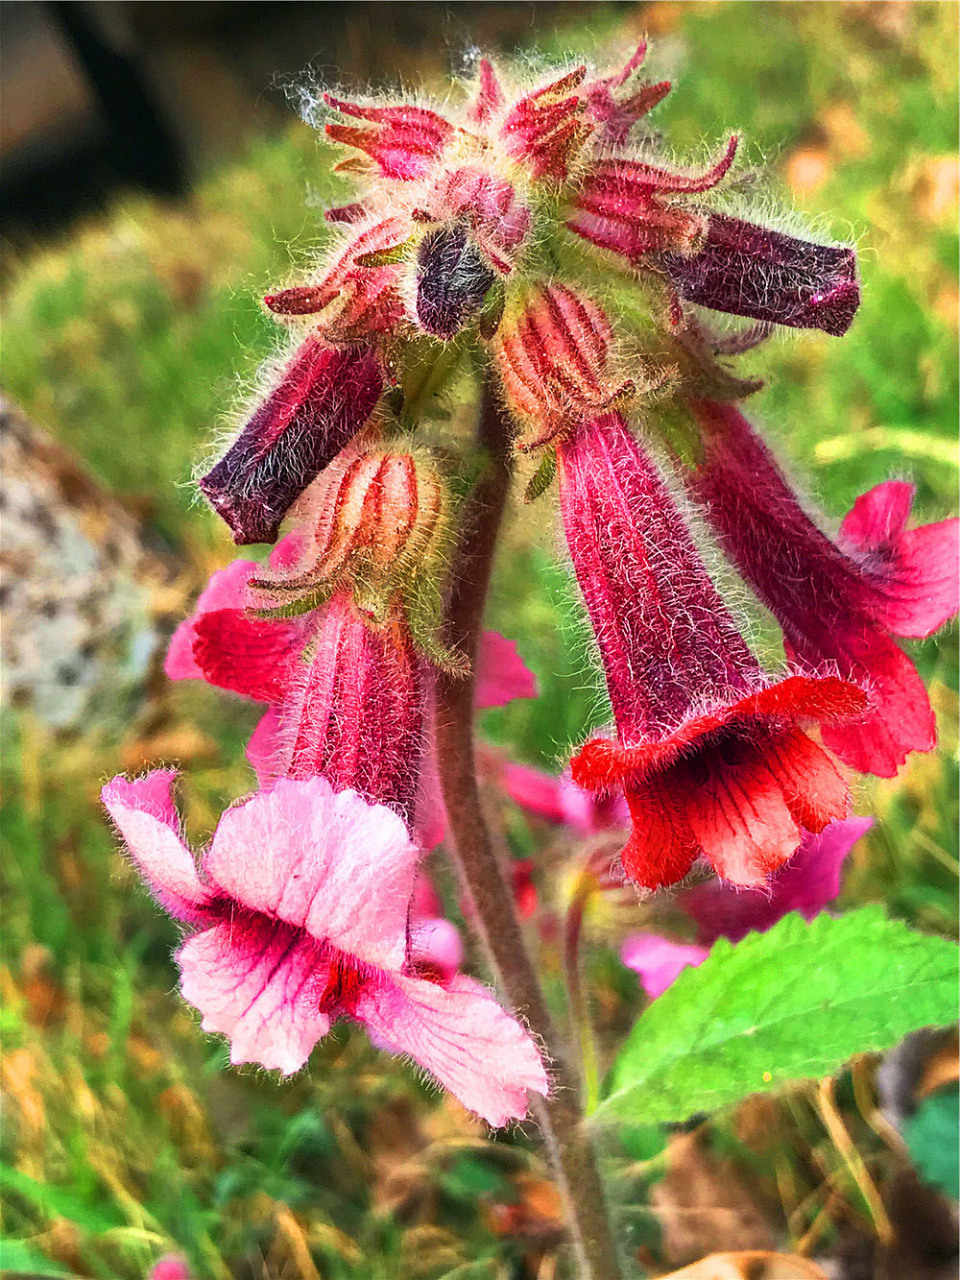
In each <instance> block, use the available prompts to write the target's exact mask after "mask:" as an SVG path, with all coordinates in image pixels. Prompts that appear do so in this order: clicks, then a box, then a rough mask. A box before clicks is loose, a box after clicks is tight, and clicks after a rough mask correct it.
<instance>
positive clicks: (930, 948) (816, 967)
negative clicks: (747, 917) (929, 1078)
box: [594, 907, 958, 1123]
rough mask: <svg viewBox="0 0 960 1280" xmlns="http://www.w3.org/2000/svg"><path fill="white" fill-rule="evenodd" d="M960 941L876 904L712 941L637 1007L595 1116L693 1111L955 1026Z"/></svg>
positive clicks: (644, 1118) (670, 1115) (644, 1117)
mask: <svg viewBox="0 0 960 1280" xmlns="http://www.w3.org/2000/svg"><path fill="white" fill-rule="evenodd" d="M957 977H958V969H957V948H956V946H955V945H954V944H953V943H952V942H948V941H947V940H946V939H943V938H932V937H927V936H925V935H923V934H920V933H917V932H916V931H915V930H913V929H910V928H908V927H907V926H906V925H904V924H902V923H900V922H899V921H894V920H888V919H886V918H885V917H884V915H883V913H882V912H881V911H879V910H878V909H876V908H873V907H865V908H862V909H861V910H858V911H851V912H848V913H847V914H846V915H844V916H841V917H840V918H839V919H834V918H833V917H832V916H828V915H821V916H818V917H817V918H816V919H815V920H813V921H812V922H811V923H809V924H808V923H807V922H806V921H805V920H804V919H803V917H802V916H800V915H796V914H794V915H790V916H786V917H785V918H784V919H783V920H781V921H780V922H779V923H778V924H777V925H776V926H775V927H774V928H773V929H771V930H769V931H768V932H767V933H751V934H748V935H747V937H746V938H744V939H743V940H742V941H741V942H739V943H737V944H736V945H733V944H731V943H730V942H727V941H726V940H725V939H724V940H721V941H720V942H718V943H716V944H715V946H714V947H713V948H712V950H711V952H710V955H709V956H708V957H707V959H706V960H705V961H704V963H703V964H702V965H700V966H699V968H689V969H686V970H684V971H683V972H682V973H681V974H680V976H679V977H678V978H677V979H676V981H675V982H674V983H673V984H672V985H671V986H670V987H669V988H668V989H667V990H666V991H665V992H664V993H663V995H662V996H660V997H659V999H657V1000H655V1001H653V1003H652V1004H651V1005H650V1006H649V1007H648V1008H647V1010H646V1011H645V1012H644V1013H643V1014H642V1015H641V1017H640V1018H639V1020H638V1021H637V1023H636V1024H635V1026H634V1028H633V1030H632V1031H631V1033H630V1035H629V1037H628V1039H627V1042H626V1044H625V1045H624V1047H623V1049H622V1050H621V1052H620V1054H619V1056H618V1058H617V1061H616V1064H615V1066H614V1068H613V1071H612V1073H611V1077H610V1080H609V1083H608V1088H607V1090H606V1095H605V1097H604V1099H603V1101H602V1102H601V1103H600V1106H599V1107H598V1109H597V1111H596V1112H595V1113H594V1114H595V1118H596V1119H597V1120H598V1121H610V1120H620V1119H628V1120H630V1121H631V1122H633V1123H649V1122H651V1121H654V1120H685V1119H687V1117H688V1116H691V1115H693V1114H695V1113H696V1112H699V1111H715V1110H717V1109H718V1108H720V1107H725V1106H728V1105H729V1104H730V1103H733V1102H736V1101H737V1100H739V1099H740V1098H742V1097H744V1096H745V1095H746V1094H750V1093H759V1092H762V1091H763V1090H765V1089H770V1088H772V1087H774V1086H776V1085H778V1084H783V1083H785V1082H786V1081H789V1080H799V1079H803V1078H806V1077H820V1076H826V1075H832V1074H833V1073H834V1072H836V1071H837V1070H838V1069H839V1068H840V1067H841V1066H842V1065H843V1064H844V1062H846V1061H847V1059H848V1058H850V1057H852V1056H853V1054H855V1053H869V1052H875V1051H878V1050H881V1049H887V1048H889V1047H890V1046H892V1045H894V1044H896V1042H897V1041H898V1040H900V1039H901V1038H902V1037H903V1036H905V1035H907V1033H908V1032H910V1031H915V1030H917V1029H918V1028H920V1027H926V1026H936V1025H941V1024H946V1023H950V1022H952V1021H953V1019H954V1018H955V1017H956V1010H957Z"/></svg>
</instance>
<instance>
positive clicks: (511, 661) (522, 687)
mask: <svg viewBox="0 0 960 1280" xmlns="http://www.w3.org/2000/svg"><path fill="white" fill-rule="evenodd" d="M536 696H537V681H536V677H535V676H534V674H533V672H532V671H531V670H530V669H529V668H528V667H527V666H526V664H525V663H524V661H523V659H522V658H521V657H520V654H519V653H518V652H517V646H516V642H515V641H513V640H507V639H506V638H505V637H504V636H502V635H500V634H499V632H497V631H484V633H483V635H482V636H481V637H480V647H479V650H478V652H477V685H476V695H475V700H476V705H477V708H478V710H483V709H485V708H486V707H503V706H506V704H507V703H508V702H511V701H512V700H513V699H514V698H535V697H536Z"/></svg>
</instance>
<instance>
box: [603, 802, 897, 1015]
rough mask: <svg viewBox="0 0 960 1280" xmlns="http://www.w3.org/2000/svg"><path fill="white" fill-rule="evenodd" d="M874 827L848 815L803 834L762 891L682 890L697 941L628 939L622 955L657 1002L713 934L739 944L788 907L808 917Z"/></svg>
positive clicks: (701, 956)
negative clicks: (860, 841)
mask: <svg viewBox="0 0 960 1280" xmlns="http://www.w3.org/2000/svg"><path fill="white" fill-rule="evenodd" d="M872 826H873V819H872V818H847V819H844V820H841V821H839V822H831V824H830V825H829V826H828V827H827V828H826V829H825V830H824V831H822V832H821V833H820V834H819V835H811V834H809V833H808V834H807V835H805V836H804V839H803V843H802V844H801V846H800V848H799V849H798V850H797V852H796V853H795V854H794V856H793V857H792V858H791V859H790V861H789V862H788V863H787V864H786V866H784V867H781V868H780V870H779V871H775V872H774V874H773V875H772V876H771V877H770V880H769V881H768V883H767V884H766V885H765V886H764V887H763V888H760V889H738V888H735V887H733V886H731V885H728V884H723V883H721V882H720V881H719V880H711V881H708V882H707V883H705V884H702V885H697V886H696V887H695V888H693V889H688V890H687V891H686V892H684V893H683V894H682V895H681V897H680V899H679V905H680V906H682V907H683V909H684V910H685V911H687V912H688V913H689V914H690V915H691V916H692V917H693V919H694V920H695V921H696V923H697V943H696V944H688V943H680V942H674V941H672V940H671V939H669V938H662V937H660V936H659V935H658V934H652V933H637V934H633V935H632V936H631V937H629V938H627V939H626V941H625V942H624V944H623V947H622V949H621V952H620V958H621V960H622V961H623V963H624V964H625V965H626V966H627V967H628V968H630V969H635V970H636V971H637V973H639V974H640V980H641V982H642V983H643V989H644V991H646V993H647V995H648V996H649V998H650V999H651V1000H655V999H656V998H657V996H659V995H661V994H662V993H663V992H664V991H665V990H666V989H667V987H669V986H670V984H671V983H672V982H673V981H674V979H675V978H676V977H677V975H678V974H679V973H680V972H681V970H683V969H685V968H687V966H690V965H692V966H696V965H699V964H702V963H703V961H704V960H706V958H707V956H708V955H709V954H710V952H709V948H710V946H711V944H712V943H714V942H716V940H717V938H729V939H730V941H731V942H739V941H740V939H741V938H743V937H745V936H746V935H747V934H748V933H750V932H751V931H752V930H756V931H757V932H758V933H765V932H766V931H767V929H771V928H772V927H773V926H774V925H775V924H776V923H777V921H778V920H781V919H782V918H783V917H784V916H785V915H787V914H788V913H789V912H791V911H799V912H800V914H801V915H803V916H804V917H805V918H806V919H807V920H812V919H813V918H814V916H816V915H818V914H819V913H820V912H821V911H822V910H823V909H824V907H826V906H827V904H828V903H830V902H832V901H833V900H834V898H836V896H837V894H838V893H839V892H840V873H841V870H842V867H843V863H844V862H845V861H846V858H847V855H848V854H849V852H850V850H851V849H852V848H853V846H854V845H855V844H856V842H857V841H858V840H859V839H860V838H861V836H863V835H865V834H866V832H867V831H869V830H870V828H871V827H872Z"/></svg>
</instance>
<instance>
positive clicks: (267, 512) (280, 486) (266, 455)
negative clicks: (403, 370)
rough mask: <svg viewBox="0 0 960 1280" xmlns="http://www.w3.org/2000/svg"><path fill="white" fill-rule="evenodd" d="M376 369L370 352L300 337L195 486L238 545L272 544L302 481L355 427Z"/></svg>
mask: <svg viewBox="0 0 960 1280" xmlns="http://www.w3.org/2000/svg"><path fill="white" fill-rule="evenodd" d="M382 388H383V374H382V373H381V370H380V365H379V362H378V360H377V358H376V356H375V354H374V353H373V351H372V350H370V349H369V348H366V347H344V348H341V347H330V346H327V345H325V344H324V343H323V342H321V341H320V340H319V339H318V338H316V337H310V338H308V339H307V341H306V342H304V343H303V344H302V345H301V346H300V347H299V349H298V350H297V352H296V354H295V355H294V357H293V359H292V360H291V361H290V363H289V364H288V365H287V367H286V369H285V371H284V374H283V378H282V380H281V382H280V383H279V385H278V386H277V387H276V388H275V389H274V390H273V391H272V392H271V393H270V395H269V396H267V398H266V399H265V400H264V401H263V402H262V403H261V404H260V406H259V407H258V408H257V410H256V411H255V412H254V414H253V416H252V417H251V418H250V420H249V421H248V422H247V424H246V426H245V427H244V428H243V430H242V431H241V432H240V435H239V436H238V437H237V439H236V441H235V442H234V444H233V445H232V446H231V448H230V449H229V450H228V451H227V452H226V453H225V454H224V456H223V457H222V458H221V459H220V461H219V462H218V463H217V465H216V466H215V467H214V468H213V469H212V470H211V471H209V472H208V473H207V474H206V475H205V476H204V477H203V479H202V480H201V481H200V490H201V492H202V493H203V494H204V496H205V497H206V498H207V500H208V501H209V502H210V504H211V506H212V507H214V509H215V510H216V511H217V512H218V513H219V514H220V515H221V516H222V517H223V519H224V520H225V521H226V522H227V524H228V525H229V526H230V528H231V530H232V531H233V538H234V541H235V542H236V543H238V544H240V545H244V544H247V543H253V542H275V541H276V538H277V534H278V532H279V530H280V524H281V522H282V521H283V518H284V516H285V515H286V513H287V511H288V510H289V508H290V507H291V505H292V504H293V502H294V501H295V500H296V499H297V498H298V497H299V496H300V494H301V493H302V492H303V490H304V489H305V488H306V487H307V485H308V484H310V483H311V481H313V480H314V479H315V478H316V476H317V475H318V474H319V473H320V472H321V471H322V470H323V468H324V467H325V466H326V465H327V463H328V462H329V461H330V460H331V459H332V458H333V457H334V456H335V455H336V454H337V453H339V452H340V450H341V449H342V448H343V447H344V445H346V444H347V443H348V441H349V440H350V439H351V438H352V437H353V436H354V435H355V434H356V433H357V431H359V430H360V428H361V427H362V426H363V424H364V423H365V422H366V420H367V418H368V417H369V416H370V414H371V413H372V412H373V409H374V407H375V405H376V403H377V400H378V399H379V396H380V392H381V390H382Z"/></svg>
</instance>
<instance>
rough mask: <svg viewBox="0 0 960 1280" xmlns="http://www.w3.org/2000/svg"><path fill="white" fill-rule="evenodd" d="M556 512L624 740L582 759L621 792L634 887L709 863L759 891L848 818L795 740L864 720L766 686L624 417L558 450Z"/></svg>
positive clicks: (843, 792) (837, 695) (592, 786)
mask: <svg viewBox="0 0 960 1280" xmlns="http://www.w3.org/2000/svg"><path fill="white" fill-rule="evenodd" d="M557 457H558V463H559V477H560V507H561V511H562V514H563V525H564V531H565V533H566V536H567V543H568V545H569V547H570V554H571V557H572V559H573V565H574V569H575V571H576V575H577V580H578V582H579V584H580V588H581V590H582V592H583V597H584V600H585V602H586V606H587V610H588V612H589V614H590V621H591V622H592V624H593V630H594V633H595V635H596V638H597V645H598V647H599V649H600V656H601V659H602V661H603V667H604V672H605V674H606V677H607V688H608V689H609V692H610V702H611V704H612V707H613V713H614V718H615V720H616V726H617V738H616V740H615V741H610V740H607V739H594V740H593V741H591V742H588V743H587V744H586V745H585V746H584V747H582V748H581V750H580V752H579V753H578V755H577V756H576V757H575V758H574V760H573V777H574V781H575V782H576V783H577V784H578V785H580V786H582V787H585V788H587V789H589V790H592V791H597V792H601V793H602V792H610V791H617V790H621V789H622V790H623V793H624V795H625V796H626V800H627V804H628V806H629V809H630V816H631V823H632V833H631V836H630V839H629V841H628V843H627V845H626V846H625V848H624V849H623V851H622V853H621V861H622V863H623V868H624V870H625V872H626V873H627V875H628V876H630V877H631V879H633V880H635V881H636V882H637V883H638V884H640V885H642V886H644V887H645V888H648V889H655V888H658V887H659V886H660V885H666V884H673V883H674V882H676V881H677V880H679V879H681V878H682V877H683V876H684V875H686V873H687V872H688V871H689V869H690V867H691V865H692V863H693V862H694V860H695V859H696V858H697V857H699V856H700V855H701V854H702V855H704V856H706V857H707V858H708V860H709V861H710V862H711V863H712V865H713V867H714V868H715V870H716V871H717V872H718V874H720V875H721V876H723V877H724V878H725V879H728V880H731V881H733V882H734V883H736V884H742V885H757V884H762V883H763V882H764V879H765V877H766V876H767V875H769V874H770V873H771V872H772V871H774V870H775V869H776V868H777V867H778V866H781V865H782V864H783V863H784V862H786V860H787V859H788V858H789V857H790V856H791V854H792V853H793V852H794V851H795V850H796V848H797V847H798V845H799V844H800V841H801V839H802V833H803V830H804V829H806V830H808V831H821V830H823V828H824V827H825V826H826V824H827V823H828V822H830V821H832V820H833V819H835V818H838V817H843V816H845V814H846V811H847V806H848V803H849V797H848V793H847V787H846V782H845V781H844V779H843V777H842V776H841V775H840V773H839V772H838V770H837V768H836V766H835V765H834V763H833V762H832V761H831V760H830V758H829V756H827V754H826V753H825V752H824V751H823V750H822V749H821V748H820V747H819V746H818V745H817V744H816V743H815V742H813V741H812V740H811V739H810V738H809V737H807V735H806V734H805V733H804V732H803V730H802V729H801V728H800V727H799V726H800V724H801V723H803V722H809V721H814V722H822V721H824V720H831V719H834V718H838V717H843V716H849V715H851V714H858V713H861V712H862V711H863V709H864V707H865V706H866V699H865V697H864V695H863V694H862V692H861V691H860V690H859V689H858V688H856V687H855V686H853V685H851V684H849V683H847V682H845V681H842V680H838V679H835V678H829V677H828V678H820V677H819V676H810V677H806V676H798V675H787V676H785V677H783V678H780V679H779V680H776V679H773V678H771V677H769V676H767V675H766V674H765V673H764V672H763V671H762V669H761V667H760V665H759V663H758V662H757V660H756V659H755V658H754V656H753V654H752V653H751V652H750V650H749V648H748V647H747V645H746V643H745V642H744V640H743V638H742V637H741V635H740V632H739V630H738V629H737V626H736V623H735V622H734V619H733V617H732V616H731V614H730V613H729V611H728V610H727V608H726V606H725V605H724V603H723V601H722V599H721V598H720V595H719V593H718V592H717V590H716V588H715V587H714V585H713V583H712V582H711V580H710V577H709V575H708V573H707V571H706V568H705V567H704V565H703V562H702V560H701V559H700V556H699V554H698V552H697V549H696V546H695V545H694V542H693V539H692V538H691V536H690V533H689V531H688V529H687V526H686V523H685V520H684V517H683V514H682V512H681V511H680V509H679V507H678V506H677V504H676V502H675V500H674V498H673V496H672V495H671V493H670V490H669V489H668V488H667V486H666V484H665V483H664V481H663V479H662V477H661V476H660V474H659V472H658V470H657V468H656V466H655V465H654V463H653V462H652V461H651V459H650V458H649V457H647V456H646V454H645V453H644V452H643V450H642V449H641V447H640V445H639V444H638V443H637V441H636V440H635V439H634V437H633V436H632V434H631V433H630V431H629V430H628V428H627V425H626V423H625V422H624V421H623V419H622V418H621V417H620V415H619V414H617V413H608V414H604V415H603V416H601V417H598V418H595V419H594V420H592V421H591V422H587V423H584V424H583V425H582V426H580V427H579V428H577V429H576V430H575V431H574V432H572V433H571V434H569V435H568V436H565V437H563V438H562V439H561V441H560V443H559V445H558V448H557Z"/></svg>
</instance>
